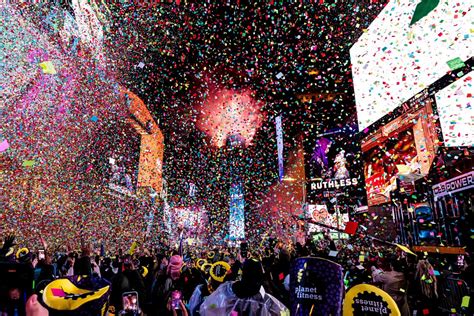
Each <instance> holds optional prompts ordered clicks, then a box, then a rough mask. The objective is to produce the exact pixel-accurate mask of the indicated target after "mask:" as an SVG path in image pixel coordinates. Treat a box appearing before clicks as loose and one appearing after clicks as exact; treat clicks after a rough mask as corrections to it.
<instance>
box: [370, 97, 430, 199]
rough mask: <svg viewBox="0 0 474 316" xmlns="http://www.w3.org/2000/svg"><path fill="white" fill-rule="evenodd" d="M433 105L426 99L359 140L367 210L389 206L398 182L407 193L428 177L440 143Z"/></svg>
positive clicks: (428, 98)
mask: <svg viewBox="0 0 474 316" xmlns="http://www.w3.org/2000/svg"><path fill="white" fill-rule="evenodd" d="M432 104H433V100H432V98H431V97H426V98H425V99H423V100H421V101H419V102H418V103H417V104H414V105H413V108H412V109H411V110H410V112H405V113H403V114H401V115H400V116H398V117H396V118H394V119H393V120H391V121H389V122H387V123H385V124H384V125H382V126H381V127H380V128H379V129H377V130H375V131H373V132H372V133H371V134H369V135H367V136H366V137H365V138H364V139H363V140H362V142H361V146H362V152H363V157H364V177H365V181H366V191H367V201H368V205H369V206H373V205H379V204H384V203H387V202H390V200H391V192H392V191H394V190H395V189H397V187H398V185H397V180H398V182H399V183H400V185H404V186H406V187H407V189H408V188H409V187H412V186H413V185H414V182H415V181H417V180H419V179H421V178H423V177H424V176H426V175H428V174H429V172H430V168H431V165H432V162H433V159H434V157H435V154H436V151H437V146H438V143H439V140H438V134H439V124H438V120H437V116H436V115H435V114H434V113H433V109H432ZM400 190H401V188H400ZM404 190H405V189H404ZM401 191H403V190H401Z"/></svg>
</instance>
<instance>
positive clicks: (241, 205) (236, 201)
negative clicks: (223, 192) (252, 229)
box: [229, 183, 245, 240]
mask: <svg viewBox="0 0 474 316" xmlns="http://www.w3.org/2000/svg"><path fill="white" fill-rule="evenodd" d="M229 213H230V216H229V238H230V239H231V240H240V239H243V238H245V200H244V188H243V185H242V183H234V184H232V186H231V188H230V211H229Z"/></svg>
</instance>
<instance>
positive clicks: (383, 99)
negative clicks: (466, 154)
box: [350, 0, 474, 130]
mask: <svg viewBox="0 0 474 316" xmlns="http://www.w3.org/2000/svg"><path fill="white" fill-rule="evenodd" d="M436 2H437V1H420V0H418V1H414V0H391V1H390V2H389V3H388V4H387V5H386V7H385V8H384V9H383V10H382V12H381V13H380V14H379V15H378V16H377V18H376V19H375V20H374V21H373V22H372V24H371V25H370V26H369V28H368V29H367V30H366V32H364V33H363V34H362V36H361V37H360V38H359V40H358V41H357V42H356V43H355V44H354V46H353V47H352V48H351V50H350V55H351V63H352V76H353V81H354V91H355V98H356V105H357V115H358V121H359V130H364V129H365V128H367V127H368V126H370V125H371V124H372V123H374V122H376V121H377V120H379V119H380V118H382V117H383V116H384V115H386V114H387V113H389V112H391V111H392V110H393V109H395V108H396V107H397V106H399V105H401V104H402V103H403V102H405V101H407V100H408V99H409V98H411V97H412V96H414V95H415V94H417V93H418V92H420V91H421V90H423V89H424V88H426V87H427V86H429V85H430V84H432V83H433V82H435V81H436V80H437V79H439V78H441V77H442V76H444V75H445V74H446V73H447V72H448V71H450V70H451V68H450V67H449V65H448V62H449V61H451V60H453V59H456V58H459V59H461V60H462V61H466V60H467V59H469V58H470V57H471V56H473V55H474V43H473V34H472V28H473V26H472V21H473V20H474V10H472V0H458V1H446V0H443V1H439V3H438V4H437V5H436ZM423 12H424V13H423ZM453 110H456V109H455V108H454V107H449V108H446V111H447V115H450V112H451V111H453Z"/></svg>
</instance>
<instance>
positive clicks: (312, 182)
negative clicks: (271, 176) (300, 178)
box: [304, 130, 364, 203]
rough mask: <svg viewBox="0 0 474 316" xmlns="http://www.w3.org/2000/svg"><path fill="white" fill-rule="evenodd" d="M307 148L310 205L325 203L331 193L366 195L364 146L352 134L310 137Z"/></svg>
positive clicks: (341, 132) (342, 133)
mask: <svg viewBox="0 0 474 316" xmlns="http://www.w3.org/2000/svg"><path fill="white" fill-rule="evenodd" d="M304 144H305V169H306V178H307V179H308V184H307V198H308V201H310V202H315V203H316V202H318V201H321V197H323V196H327V195H328V192H333V193H335V192H352V193H355V192H356V191H357V190H362V191H363V187H364V184H363V182H364V181H363V178H362V176H363V175H362V172H361V169H362V161H361V157H360V145H359V142H358V140H356V139H355V137H354V135H353V134H350V131H349V130H347V131H345V130H341V131H336V132H333V133H326V134H324V135H315V136H308V137H306V139H305V141H304Z"/></svg>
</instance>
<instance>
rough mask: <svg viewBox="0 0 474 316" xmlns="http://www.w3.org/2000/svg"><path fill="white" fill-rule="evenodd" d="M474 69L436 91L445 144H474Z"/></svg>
mask: <svg viewBox="0 0 474 316" xmlns="http://www.w3.org/2000/svg"><path fill="white" fill-rule="evenodd" d="M473 76H474V71H471V72H470V73H468V74H466V75H465V76H464V77H462V78H460V79H459V80H457V81H455V82H453V83H452V84H450V85H449V86H447V87H446V88H444V89H443V90H441V91H439V92H438V93H436V107H437V108H438V114H439V120H440V124H441V130H442V132H443V140H444V145H445V146H448V147H457V146H474V108H473V106H474V104H473V92H474V87H473Z"/></svg>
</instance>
